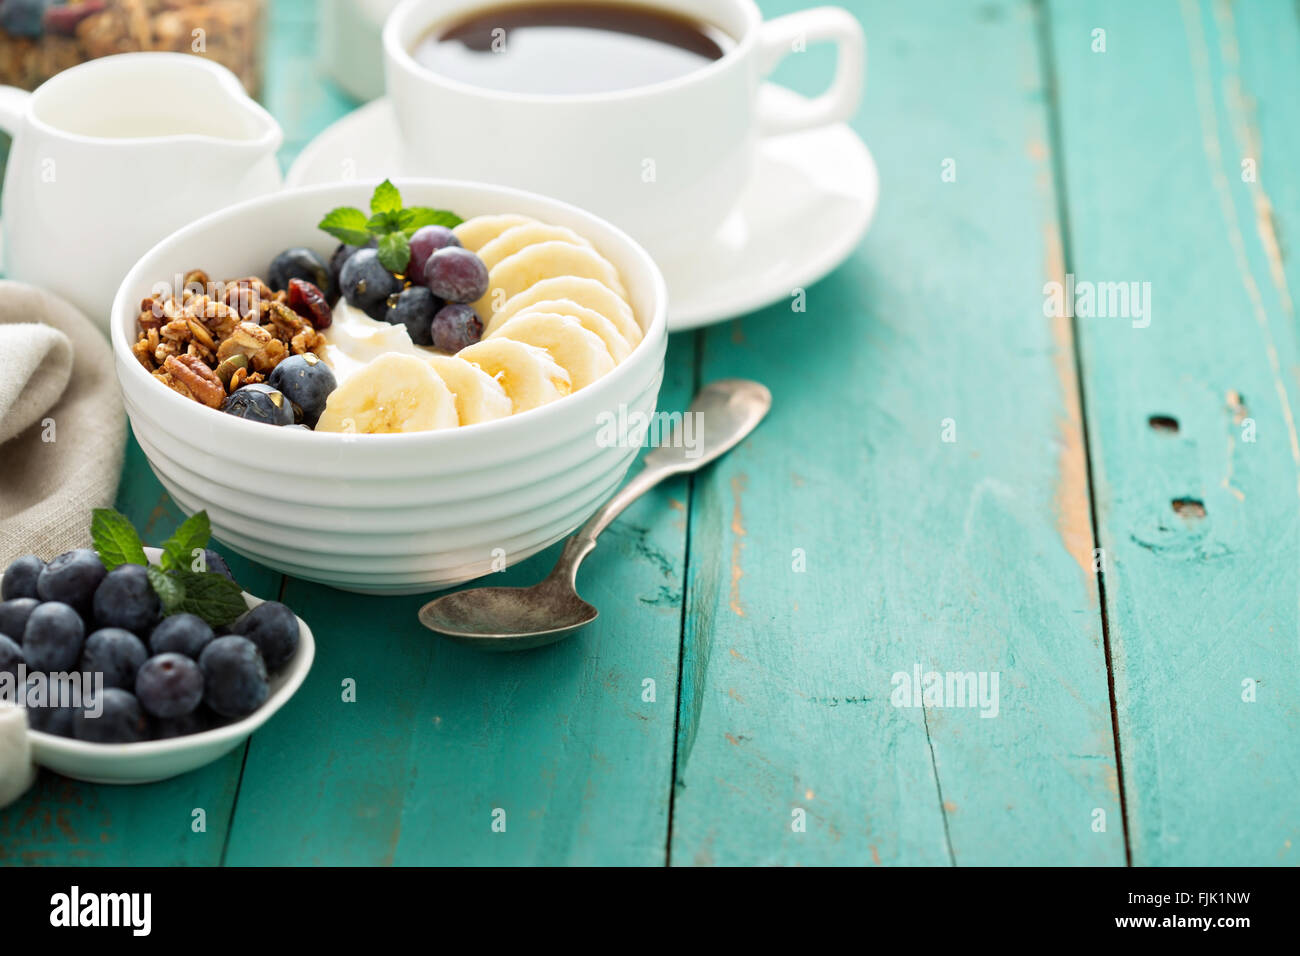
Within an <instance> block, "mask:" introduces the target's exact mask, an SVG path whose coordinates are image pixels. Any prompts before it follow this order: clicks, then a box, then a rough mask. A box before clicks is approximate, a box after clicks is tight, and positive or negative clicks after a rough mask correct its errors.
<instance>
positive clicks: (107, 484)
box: [0, 281, 126, 568]
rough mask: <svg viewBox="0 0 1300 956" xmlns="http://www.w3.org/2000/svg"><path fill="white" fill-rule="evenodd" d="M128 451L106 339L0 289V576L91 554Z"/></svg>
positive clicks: (26, 295)
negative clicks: (17, 561) (24, 562)
mask: <svg viewBox="0 0 1300 956" xmlns="http://www.w3.org/2000/svg"><path fill="white" fill-rule="evenodd" d="M125 441H126V419H125V416H124V414H123V411H122V397H121V394H120V393H119V391H118V385H117V375H116V373H115V372H114V370H113V352H112V349H110V348H109V345H108V342H107V341H106V340H105V339H104V335H103V333H102V332H101V331H100V330H99V329H98V328H97V327H96V326H94V325H93V324H91V322H90V320H89V319H87V318H86V317H85V316H84V315H82V314H81V313H80V312H78V311H77V310H76V309H75V308H74V307H73V306H71V305H69V304H68V303H67V302H65V301H64V300H62V299H60V298H58V297H57V296H54V295H51V294H50V293H48V292H44V291H42V290H41V289H37V288H35V287H34V286H29V285H25V284H23V283H21V282H9V281H0V568H3V567H4V566H5V565H7V564H8V563H9V562H10V561H12V560H13V559H14V558H17V557H20V556H22V555H24V554H36V555H39V556H40V557H42V558H44V559H46V560H49V559H50V558H52V557H54V556H55V555H57V554H61V553H63V552H64V551H69V550H71V549H73V548H81V547H86V546H87V545H89V544H90V512H91V509H92V508H103V507H108V506H110V505H111V504H112V503H113V499H114V497H115V496H116V494H117V481H118V477H119V475H120V473H121V471H122V450H123V447H124V444H125Z"/></svg>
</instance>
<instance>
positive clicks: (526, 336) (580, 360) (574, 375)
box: [497, 312, 614, 392]
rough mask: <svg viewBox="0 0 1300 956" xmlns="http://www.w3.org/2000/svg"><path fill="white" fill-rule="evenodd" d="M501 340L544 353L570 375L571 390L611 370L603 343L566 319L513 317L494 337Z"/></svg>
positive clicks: (579, 325)
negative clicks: (540, 350)
mask: <svg viewBox="0 0 1300 956" xmlns="http://www.w3.org/2000/svg"><path fill="white" fill-rule="evenodd" d="M497 335H498V336H499V337H500V338H503V339H510V340H511V341H512V342H523V343H524V344H525V345H536V346H537V347H538V348H540V349H546V351H547V352H549V353H550V354H551V358H553V359H555V362H556V364H557V365H559V366H560V368H562V369H564V370H565V371H566V372H568V373H569V381H570V382H572V383H573V390H574V391H575V392H576V391H577V390H578V389H580V388H586V387H587V386H588V385H590V384H591V383H592V382H594V381H596V379H598V378H600V377H601V376H602V375H604V374H605V373H606V372H608V371H610V370H612V369H613V368H614V359H613V358H612V357H611V356H610V354H609V349H607V348H605V343H604V342H602V341H601V340H600V336H598V335H596V333H594V332H588V331H587V330H586V329H584V328H583V327H582V323H581V322H579V321H578V320H577V319H575V318H572V317H571V316H567V315H538V314H537V313H532V312H525V313H524V314H523V315H516V316H515V317H514V318H513V319H511V320H510V321H509V322H507V323H506V324H505V325H503V326H502V327H501V329H500V331H499V332H498V333H497Z"/></svg>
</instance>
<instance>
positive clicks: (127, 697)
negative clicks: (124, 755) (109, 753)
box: [72, 687, 149, 744]
mask: <svg viewBox="0 0 1300 956" xmlns="http://www.w3.org/2000/svg"><path fill="white" fill-rule="evenodd" d="M82 703H83V704H84V707H81V708H77V709H75V710H74V711H73V715H72V733H73V736H75V737H76V738H77V739H78V740H88V741H90V742H92V743H98V744H130V743H135V742H136V741H137V740H148V739H149V718H148V716H146V714H145V712H144V709H143V708H142V707H141V706H140V702H139V701H138V700H136V698H135V695H134V694H132V693H130V692H129V691H125V690H122V688H120V687H109V688H107V689H106V690H105V691H104V692H103V693H102V694H99V695H98V696H97V697H95V698H92V699H91V700H87V701H83V702H82Z"/></svg>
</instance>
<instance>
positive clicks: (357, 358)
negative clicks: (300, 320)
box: [320, 299, 442, 382]
mask: <svg viewBox="0 0 1300 956" xmlns="http://www.w3.org/2000/svg"><path fill="white" fill-rule="evenodd" d="M321 336H322V337H323V338H324V339H325V343H326V344H325V347H324V348H323V349H321V350H320V357H321V358H322V359H324V360H325V364H326V365H328V366H329V367H330V368H332V369H333V370H334V375H335V377H336V378H338V380H339V381H340V382H342V381H345V380H347V379H349V378H351V377H352V376H353V375H355V374H356V373H357V372H358V371H360V370H361V369H362V368H363V367H364V366H365V365H366V364H367V363H368V362H370V361H371V360H372V359H376V358H378V357H379V356H381V355H383V354H384V353H386V352H401V353H403V354H405V355H414V356H416V357H418V358H428V357H429V356H430V355H440V354H442V353H440V352H436V351H434V350H433V349H425V348H420V347H419V346H418V345H416V344H415V343H414V342H412V341H411V336H410V335H409V334H407V331H406V326H404V325H392V324H390V323H388V322H381V321H379V320H377V319H372V318H371V317H370V316H368V315H366V314H365V313H364V312H362V311H361V310H360V309H357V308H354V307H353V306H350V305H348V303H347V301H346V300H344V299H339V301H338V304H337V305H336V306H334V315H333V321H331V322H330V326H329V328H327V329H325V330H323V331H322V332H321Z"/></svg>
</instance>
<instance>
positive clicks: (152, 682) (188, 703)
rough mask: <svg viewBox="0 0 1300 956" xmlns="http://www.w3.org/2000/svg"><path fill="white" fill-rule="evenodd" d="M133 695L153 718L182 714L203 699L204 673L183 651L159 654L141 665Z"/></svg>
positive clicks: (189, 711) (191, 709)
mask: <svg viewBox="0 0 1300 956" xmlns="http://www.w3.org/2000/svg"><path fill="white" fill-rule="evenodd" d="M135 696H136V697H137V698H138V699H139V701H140V706H141V707H143V708H144V709H145V710H147V711H148V712H149V713H151V714H153V716H155V717H182V716H184V715H185V714H191V713H193V712H194V710H195V708H196V707H198V706H199V704H200V702H202V700H203V674H202V673H201V672H200V671H199V665H198V664H196V663H194V661H192V660H190V659H189V658H188V657H186V656H185V655H183V654H159V655H158V656H157V657H151V658H149V659H148V660H147V661H145V662H144V666H143V667H141V668H140V673H139V675H138V676H137V677H136V679H135Z"/></svg>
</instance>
